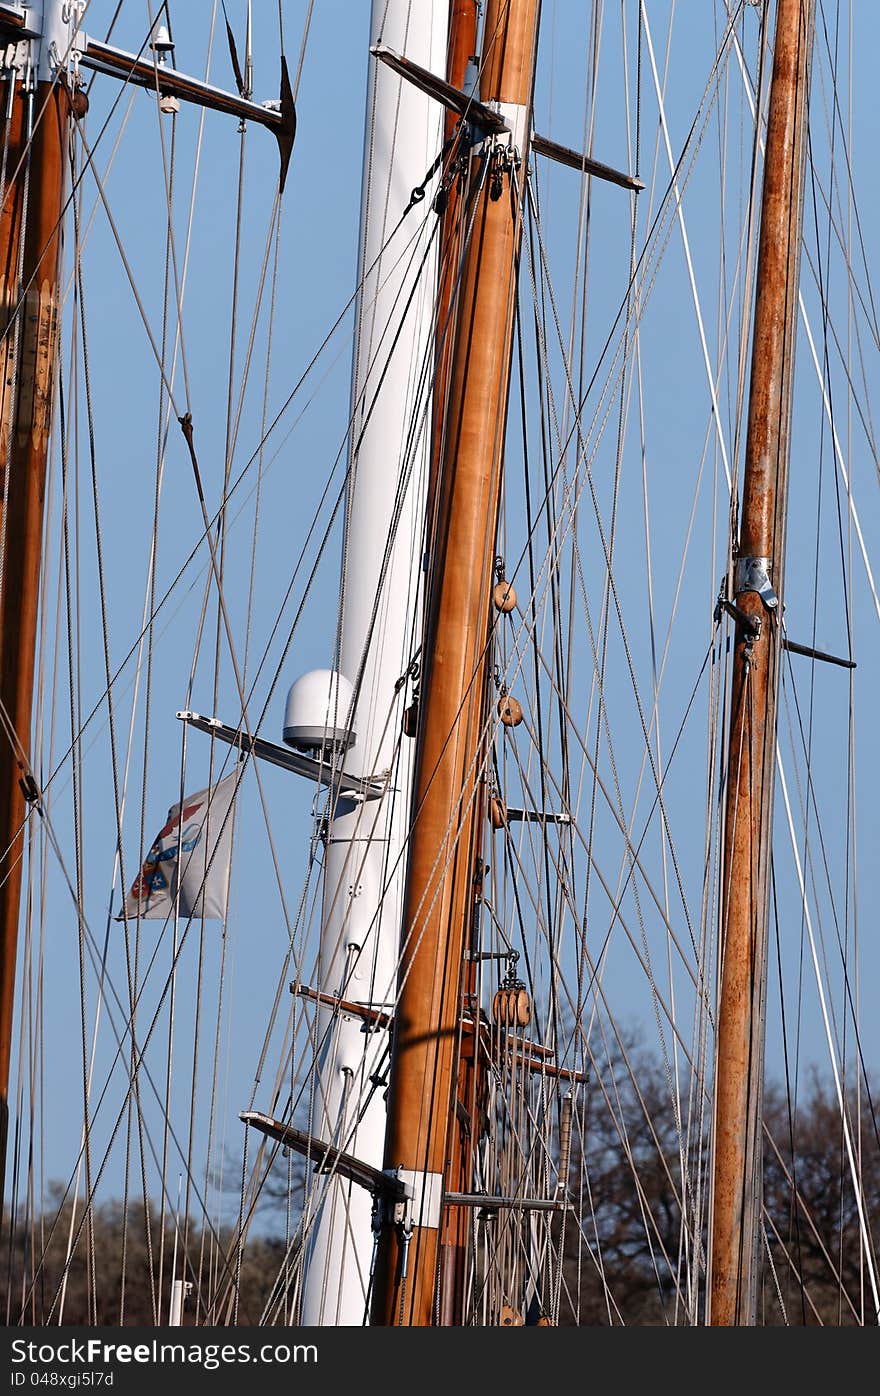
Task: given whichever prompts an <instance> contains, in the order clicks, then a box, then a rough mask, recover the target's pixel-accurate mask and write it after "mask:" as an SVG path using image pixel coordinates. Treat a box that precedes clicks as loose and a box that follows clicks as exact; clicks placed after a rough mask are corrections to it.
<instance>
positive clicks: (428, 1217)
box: [384, 1168, 443, 1231]
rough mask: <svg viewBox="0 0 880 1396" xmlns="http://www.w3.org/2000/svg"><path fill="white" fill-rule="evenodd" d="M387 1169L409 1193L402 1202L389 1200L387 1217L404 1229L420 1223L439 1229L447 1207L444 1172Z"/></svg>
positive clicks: (420, 1225)
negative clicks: (445, 1205)
mask: <svg viewBox="0 0 880 1396" xmlns="http://www.w3.org/2000/svg"><path fill="white" fill-rule="evenodd" d="M384 1172H385V1175H386V1177H388V1178H389V1179H393V1180H394V1181H395V1182H397V1183H399V1184H400V1185H401V1186H402V1188H403V1191H404V1194H405V1196H404V1198H403V1200H402V1201H401V1200H397V1199H394V1198H390V1199H388V1200H389V1202H390V1206H389V1207H388V1208H387V1212H386V1217H387V1220H389V1221H391V1222H393V1224H394V1225H395V1226H402V1227H404V1229H407V1228H411V1227H413V1226H418V1227H431V1229H432V1230H434V1231H436V1230H437V1228H438V1227H439V1225H440V1216H441V1212H442V1208H443V1174H442V1173H422V1172H419V1171H417V1170H416V1169H413V1168H386V1169H385V1170H384Z"/></svg>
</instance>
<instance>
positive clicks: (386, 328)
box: [302, 0, 449, 1325]
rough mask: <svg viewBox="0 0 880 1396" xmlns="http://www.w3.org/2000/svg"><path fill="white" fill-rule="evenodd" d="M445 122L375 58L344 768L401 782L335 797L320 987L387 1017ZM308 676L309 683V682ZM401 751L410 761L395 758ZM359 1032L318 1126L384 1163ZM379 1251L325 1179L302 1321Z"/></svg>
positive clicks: (339, 1320) (397, 41)
mask: <svg viewBox="0 0 880 1396" xmlns="http://www.w3.org/2000/svg"><path fill="white" fill-rule="evenodd" d="M448 19H449V5H448V0H419V3H418V4H415V5H414V4H412V0H373V7H372V18H371V26H370V41H371V43H379V42H382V43H385V44H388V45H390V46H391V47H392V48H394V49H396V50H397V51H398V52H400V53H404V54H406V56H407V57H408V58H411V59H412V60H414V61H415V62H416V63H419V64H421V65H422V66H423V67H425V68H428V69H429V70H430V71H432V72H443V71H444V67H445V59H446V42H447V31H448ZM441 121H442V108H441V107H440V105H439V104H438V103H436V102H432V101H431V100H430V99H429V98H427V97H426V96H424V95H422V94H421V93H420V92H418V91H417V90H416V89H415V88H413V87H412V86H411V85H410V84H408V83H404V82H402V81H401V80H400V79H399V78H398V77H397V76H396V75H395V74H393V73H391V72H390V71H389V70H388V69H387V68H385V67H384V66H383V65H382V64H380V63H376V62H371V64H370V74H369V82H368V86H367V112H366V129H365V137H364V166H363V186H362V204H361V246H360V266H359V279H360V278H364V277H366V279H365V281H364V285H363V287H362V290H361V295H360V297H359V301H358V306H357V331H356V340H355V355H354V366H353V376H352V416H353V426H352V435H351V456H350V467H351V471H350V480H351V484H350V489H349V495H348V499H347V508H346V527H345V549H344V557H343V569H342V600H341V614H340V652H339V669H340V674H341V675H342V676H344V679H345V680H348V683H351V684H354V685H355V686H356V696H355V701H354V707H353V722H352V724H351V726H352V730H353V732H354V733H355V739H354V743H353V745H352V746H351V748H350V749H349V750H348V751H347V752H346V754H345V758H344V763H345V769H346V771H348V772H350V773H352V774H354V775H364V776H368V777H369V776H374V775H377V774H380V773H383V772H386V771H388V770H389V769H393V770H394V781H393V788H390V789H389V790H388V792H387V793H386V795H385V796H384V797H383V798H382V799H380V800H368V801H366V802H364V803H362V804H354V803H353V802H346V801H344V800H340V801H339V802H338V804H337V806H336V809H335V813H334V817H333V819H332V821H331V823H330V827H329V830H328V836H327V850H326V860H325V861H326V867H325V882H324V909H323V920H322V931H321V966H320V977H321V984H320V988H321V990H322V991H324V992H329V993H338V994H340V995H341V996H342V997H344V998H346V999H348V1000H350V1001H353V1002H355V1003H358V1004H364V1005H369V1006H370V1007H373V1008H378V1009H382V1008H389V1007H390V1006H391V1005H393V1002H394V998H395V993H396V964H397V956H398V950H399V942H400V919H401V914H402V899H403V887H404V875H405V857H404V856H402V850H403V846H404V841H405V837H406V830H407V824H408V817H409V791H410V784H411V780H410V777H411V760H412V746H413V744H412V743H410V742H409V741H408V740H407V739H406V738H404V740H403V742H402V744H401V729H402V720H403V709H404V707H405V706H406V704H407V702H408V701H409V697H408V695H407V686H404V687H402V688H398V689H396V688H395V685H396V681H397V679H398V678H399V677H400V675H401V674H403V673H404V672H405V671H406V669H407V668H408V666H409V665H410V663H411V660H412V658H413V652H414V648H413V647H414V644H418V639H419V636H420V629H421V627H420V623H419V616H418V614H417V604H418V598H417V590H418V586H419V583H420V579H421V547H422V529H423V522H424V507H425V484H426V479H427V471H428V453H429V447H430V410H429V404H430V396H431V394H430V385H431V375H428V377H427V381H425V379H424V377H423V367H424V365H425V362H426V359H427V357H428V355H429V354H430V352H431V345H432V338H433V318H432V312H433V307H434V299H435V289H436V256H434V255H431V256H429V257H428V258H427V260H425V259H424V256H423V253H424V250H425V248H426V247H427V245H428V233H427V232H426V233H425V234H424V235H423V236H422V237H421V238H420V239H418V241H417V242H416V243H415V244H413V246H412V247H411V248H410V250H409V252H408V253H406V255H402V254H404V251H405V248H406V245H407V243H408V241H409V239H410V237H411V235H412V234H413V232H414V231H415V228H416V227H417V222H416V220H418V219H421V218H423V216H424V215H423V213H422V212H421V210H422V208H423V207H427V205H424V206H422V205H420V206H419V209H418V210H415V211H414V212H413V213H412V214H411V215H410V219H409V220H407V221H406V222H405V224H404V227H403V229H401V231H400V232H399V233H398V234H397V236H396V237H395V238H393V239H392V241H391V244H390V246H389V247H388V249H387V250H386V251H385V252H384V253H383V247H384V246H385V244H386V242H387V241H388V239H389V237H390V235H391V233H392V231H393V230H394V228H395V227H396V225H397V223H398V221H399V219H400V216H401V214H402V213H403V210H404V209H405V208H406V206H407V204H408V203H409V199H410V194H411V192H412V190H413V188H414V187H415V186H416V185H419V184H420V183H421V182H422V180H423V178H424V176H425V173H426V171H427V170H428V168H429V166H430V165H431V163H432V162H433V160H434V159H435V157H436V156H437V154H438V151H439V149H440V143H441ZM413 248H414V249H415V255H414V256H413ZM374 264H375V265H374ZM417 279H418V280H419V281H420V284H419V285H418V288H417V289H416V291H415V296H414V299H413V303H412V305H411V307H410V309H409V310H408V311H407V312H406V315H405V318H404V311H405V308H406V305H407V301H408V299H409V296H410V292H411V291H412V290H413V287H414V286H415V284H416V281H417ZM401 326H402V328H401ZM398 332H399V335H398ZM396 337H397V338H396ZM395 338H396V343H395ZM392 345H393V346H394V348H393V354H392V352H391V350H392ZM389 356H390V359H389ZM380 382H381V386H380ZM420 383H421V387H420V386H419V385H420ZM414 421H415V422H417V423H418V426H417V436H415V437H414V432H413V423H414ZM407 472H409V479H408V484H407V485H406V489H405V493H403V487H402V483H401V482H402V480H403V479H404V478H405V477H406V475H407ZM395 516H398V518H397V524H396V527H395V524H394V519H395ZM392 536H393V544H392V545H391V547H390V552H388V556H387V557H386V551H387V550H388V547H389V539H390V538H392ZM383 573H384V576H383ZM414 637H415V640H414ZM315 679H317V676H316V675H312V676H308V678H307V682H308V681H309V680H315ZM359 680H360V682H358V681H359ZM330 687H331V688H332V695H331V694H329V693H328V683H327V680H326V679H325V680H324V682H323V689H322V692H323V703H324V706H325V708H326V707H327V705H328V698H329V700H330V702H332V703H333V704H334V705H335V711H333V712H331V713H329V714H328V716H327V718H326V719H325V720H326V721H328V723H329V724H330V725H332V726H336V725H337V724H338V725H340V726H342V725H344V724H345V722H346V718H347V716H348V711H347V709H348V696H347V695H348V693H349V691H350V690H349V689H348V685H347V684H346V683H340V685H339V688H338V691H337V690H336V686H335V684H333V685H331V686H330ZM398 746H401V747H402V749H401V754H400V757H399V759H395V752H396V749H397V748H398ZM366 1028H367V1025H366V1024H365V1021H364V1019H363V1018H361V1017H359V1016H354V1015H352V1016H345V1015H336V1014H334V1011H333V1010H332V1009H329V1008H321V1009H319V1011H318V1019H317V1031H318V1040H319V1041H320V1042H321V1043H322V1044H323V1046H322V1056H321V1062H320V1068H319V1071H318V1073H317V1085H316V1090H315V1112H314V1118H313V1122H312V1130H313V1132H314V1134H315V1135H317V1136H318V1137H319V1138H321V1139H324V1140H327V1141H332V1142H333V1143H334V1144H335V1145H336V1146H337V1147H340V1148H342V1149H344V1150H345V1151H346V1152H348V1153H353V1154H356V1155H357V1157H358V1158H359V1159H362V1160H363V1161H364V1162H366V1163H369V1164H372V1165H373V1166H374V1167H377V1168H381V1167H382V1156H383V1148H384V1142H385V1099H384V1090H383V1087H382V1086H381V1085H379V1086H376V1085H375V1084H373V1085H371V1083H370V1080H369V1078H370V1076H372V1075H374V1074H375V1073H376V1072H377V1069H379V1068H381V1067H382V1065H383V1063H384V1066H385V1068H386V1069H387V1061H388V1030H387V1028H382V1029H379V1030H376V1031H368V1030H366ZM368 1098H369V1103H368V1104H367V1105H366V1107H365V1108H364V1105H363V1102H364V1101H365V1100H367V1099H368ZM361 1112H362V1114H361ZM359 1115H361V1118H360V1119H359V1120H358V1116H359ZM372 1251H373V1232H372V1219H371V1200H370V1196H369V1194H368V1193H367V1192H366V1191H365V1190H364V1189H363V1188H360V1187H358V1186H356V1185H354V1184H351V1183H349V1182H347V1181H345V1180H343V1179H336V1180H334V1181H332V1182H331V1183H330V1185H329V1187H328V1188H327V1190H326V1193H325V1195H324V1200H323V1203H322V1207H321V1212H320V1215H319V1216H318V1218H317V1220H316V1221H315V1222H314V1223H313V1226H312V1231H311V1241H310V1244H309V1254H308V1258H307V1263H306V1273H305V1279H304V1290H303V1305H302V1322H303V1323H304V1324H330V1325H340V1324H362V1323H363V1322H364V1321H365V1314H366V1306H367V1289H368V1284H369V1271H370V1262H371V1256H372Z"/></svg>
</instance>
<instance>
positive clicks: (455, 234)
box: [428, 0, 480, 1325]
mask: <svg viewBox="0 0 880 1396" xmlns="http://www.w3.org/2000/svg"><path fill="white" fill-rule="evenodd" d="M476 48H477V0H451V4H450V10H449V50H448V53H447V58H446V80H447V82H451V83H452V85H453V87H457V88H459V89H461V90H464V86H465V82H466V80H467V72H468V62H469V60H470V58H471V57H472V56H473V55H474V54H475V53H476ZM458 123H459V118H458V115H457V113H456V112H452V111H448V112H447V113H446V120H445V126H444V139H445V142H449V141H450V140H452V139H453V137H454V135H455V130H456V127H457V126H458ZM458 155H459V147H458V146H455V147H453V149H452V151H451V152H450V156H451V158H452V159H454V160H456V161H457V159H458ZM462 194H463V182H462V181H461V180H460V179H458V178H453V179H452V180H451V182H449V187H448V194H447V199H446V207H445V209H444V211H443V215H442V225H441V230H440V277H439V287H438V296H437V356H436V370H435V375H434V431H433V439H432V443H431V444H432V451H431V470H430V475H429V482H428V531H429V535H430V527H431V519H432V517H433V510H434V507H435V502H436V501H435V493H436V488H437V484H438V482H439V480H440V479H441V466H442V453H443V434H444V431H443V424H444V421H445V417H446V412H445V408H446V400H447V394H448V389H449V379H450V372H451V368H452V351H453V348H454V343H455V336H454V323H455V315H454V312H455V293H456V288H457V284H458V269H459V266H460V265H461V251H462V245H463V244H462V239H463V237H464V233H465V219H464V217H463V212H464V203H463V200H462ZM475 822H476V821H475ZM474 837H475V847H476V849H477V850H478V849H479V845H480V838H479V831H478V830H475V831H474ZM474 969H475V965H474V964H473V963H472V964H471V965H469V966H466V970H465V976H464V978H465V984H464V992H465V995H467V994H468V992H469V991H470V990H472V987H473V986H472V983H468V982H467V981H468V978H470V979H471V980H472V979H473V970H474ZM468 970H470V976H469V975H468V972H467V971H468ZM476 1041H477V1037H476V1033H475V1032H473V1031H471V1032H470V1033H469V1034H466V1035H465V1036H464V1037H460V1038H459V1043H458V1056H457V1061H456V1066H455V1075H456V1080H457V1087H456V1091H455V1097H456V1100H457V1101H458V1102H459V1103H460V1105H461V1108H462V1111H463V1112H464V1117H463V1119H458V1118H453V1120H452V1122H451V1126H450V1128H451V1136H450V1147H449V1167H448V1171H447V1184H448V1186H449V1188H450V1189H451V1190H452V1191H454V1192H461V1193H464V1192H467V1191H468V1189H469V1186H470V1176H469V1169H468V1166H469V1157H470V1151H469V1148H468V1141H469V1140H471V1139H473V1135H474V1124H475V1122H474V1121H473V1119H472V1117H473V1114H474V1110H473V1095H474V1090H473V1079H474V1067H475V1052H474V1049H475V1045H476ZM465 1120H467V1125H466V1124H465V1122H464V1121H465ZM469 1231H470V1215H469V1213H468V1211H467V1209H465V1208H464V1207H448V1208H446V1209H445V1211H444V1215H443V1218H442V1222H441V1228H440V1272H439V1288H440V1297H439V1318H440V1322H441V1323H442V1324H444V1325H453V1324H457V1323H460V1322H461V1306H462V1297H463V1288H464V1268H465V1255H466V1249H467V1238H468V1234H469Z"/></svg>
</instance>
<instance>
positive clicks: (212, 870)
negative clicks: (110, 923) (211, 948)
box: [117, 771, 238, 920]
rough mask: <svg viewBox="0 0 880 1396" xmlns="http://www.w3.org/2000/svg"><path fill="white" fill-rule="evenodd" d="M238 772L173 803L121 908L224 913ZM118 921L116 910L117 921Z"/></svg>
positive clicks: (159, 913)
mask: <svg viewBox="0 0 880 1396" xmlns="http://www.w3.org/2000/svg"><path fill="white" fill-rule="evenodd" d="M237 779H238V773H237V772H236V771H233V773H232V774H231V775H228V776H226V778H225V779H224V780H221V781H220V782H219V784H217V785H212V786H209V787H208V789H207V790H198V791H196V793H195V794H194V795H187V796H185V797H184V799H183V801H182V802H181V803H180V804H179V805H172V806H171V809H170V810H169V811H168V819H167V821H166V823H165V825H164V827H163V828H162V829H161V830H160V831H159V833H158V834H157V835H156V838H155V840H154V842H153V846H152V848H151V849H150V851H149V853H148V854H147V856H146V859H145V860H144V864H143V867H142V868H141V870H140V873H139V875H138V877H137V878H136V880H135V882H134V885H133V886H132V889H131V891H130V892H129V894H128V896H127V897H126V899H125V911H126V913H127V914H128V915H129V916H131V917H135V916H137V915H138V913H140V915H141V916H151V917H161V918H162V920H164V919H165V918H166V917H167V916H169V915H173V913H174V907H175V902H176V900H177V898H178V896H179V901H178V902H177V907H178V914H179V915H180V916H183V917H186V918H187V919H188V918H189V917H190V916H200V917H206V916H218V917H219V918H220V919H221V920H224V919H225V917H226V897H227V892H228V889H229V864H230V860H231V858H232V814H231V812H230V806H231V804H232V797H233V795H234V794H235V783H236V780H237ZM121 919H122V913H121V912H120V914H119V916H118V917H117V920H121Z"/></svg>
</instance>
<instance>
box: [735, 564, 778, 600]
mask: <svg viewBox="0 0 880 1396" xmlns="http://www.w3.org/2000/svg"><path fill="white" fill-rule="evenodd" d="M771 565H772V560H771V559H770V558H769V557H738V558H737V559H736V562H735V563H734V566H733V594H734V596H742V594H743V592H746V591H753V592H754V593H755V594H756V595H757V596H760V598H761V600H762V601H763V603H764V605H765V606H766V607H767V610H768V611H775V610H777V608H778V606H779V597H778V596H777V595H776V592H775V591H774V590H773V583H772V582H771V581H770V567H771Z"/></svg>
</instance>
